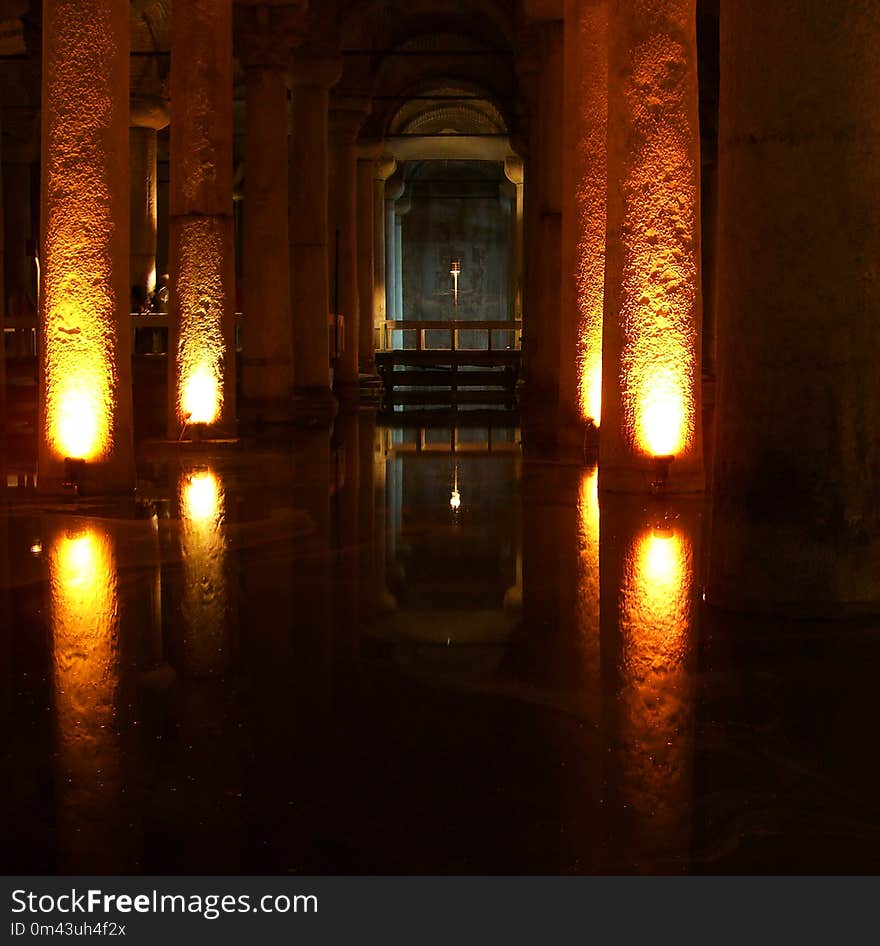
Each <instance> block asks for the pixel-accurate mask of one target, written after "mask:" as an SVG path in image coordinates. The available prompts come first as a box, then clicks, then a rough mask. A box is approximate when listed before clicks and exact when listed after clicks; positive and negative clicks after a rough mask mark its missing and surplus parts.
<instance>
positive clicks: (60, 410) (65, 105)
mask: <svg viewBox="0 0 880 946" xmlns="http://www.w3.org/2000/svg"><path fill="white" fill-rule="evenodd" d="M129 16H130V10H129V4H128V3H126V2H124V0H47V2H46V3H45V4H44V6H43V109H42V123H43V124H42V151H43V156H42V168H43V174H42V199H41V204H42V206H41V217H42V219H41V229H42V246H43V248H42V253H41V259H42V264H43V292H42V300H41V311H40V325H41V331H40V333H39V335H40V380H39V404H40V407H39V431H40V433H39V461H38V462H39V477H40V486H41V488H44V489H54V488H57V487H59V486H60V485H61V484H62V483H63V482H64V481H65V480H66V479H68V477H67V476H66V475H65V459H66V458H70V459H73V460H84V461H86V467H85V469H79V470H78V471H77V472H76V474H75V476H76V478H77V479H78V481H79V482H80V483H81V485H83V486H88V487H90V488H94V489H97V490H125V489H129V488H131V487H133V486H134V463H133V444H132V417H131V326H130V320H129V312H128V309H129V295H130V291H131V289H130V286H129V277H128V253H129V232H128V196H129V194H128V79H129V76H128V54H129V45H130V44H129Z"/></svg>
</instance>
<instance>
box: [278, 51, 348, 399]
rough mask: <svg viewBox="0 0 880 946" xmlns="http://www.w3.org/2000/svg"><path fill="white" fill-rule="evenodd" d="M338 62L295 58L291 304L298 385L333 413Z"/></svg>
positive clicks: (299, 395) (303, 396)
mask: <svg viewBox="0 0 880 946" xmlns="http://www.w3.org/2000/svg"><path fill="white" fill-rule="evenodd" d="M340 68H341V67H340V62H339V60H338V59H329V58H320V57H316V56H310V55H306V54H299V53H298V54H296V55H295V56H294V58H293V62H292V66H291V82H292V84H293V105H292V116H291V118H292V132H291V136H290V300H291V301H290V305H291V314H292V316H293V359H294V370H293V375H294V383H295V385H296V394H297V401H298V403H299V404H300V406H302V407H304V408H306V409H315V410H317V411H319V412H320V413H322V414H328V413H329V414H332V413H333V411H334V410H335V400H334V398H333V395H332V393H331V391H330V337H329V331H328V319H329V315H330V283H329V272H330V270H329V263H328V243H327V234H328V203H327V184H328V169H327V168H328V165H327V161H328V133H327V121H328V119H327V114H328V111H327V110H328V99H329V89H330V86H332V85H333V83H334V82H336V80H337V79H338V78H339V73H340Z"/></svg>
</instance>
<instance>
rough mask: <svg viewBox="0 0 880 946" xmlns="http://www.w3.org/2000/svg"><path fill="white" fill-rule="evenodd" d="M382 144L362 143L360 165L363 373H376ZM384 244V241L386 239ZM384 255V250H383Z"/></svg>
mask: <svg viewBox="0 0 880 946" xmlns="http://www.w3.org/2000/svg"><path fill="white" fill-rule="evenodd" d="M382 146H383V143H382V142H381V141H371V142H361V144H360V146H359V147H358V162H357V221H358V232H357V267H358V309H359V317H358V318H359V338H358V369H359V371H360V373H361V374H364V375H375V374H376V308H377V307H376V294H375V282H374V281H375V277H376V255H377V250H378V247H377V241H376V227H375V221H374V216H375V210H376V208H375V193H374V192H375V187H376V159H377V158H378V157H379V155H380V154H381V153H382ZM383 243H384V240H383ZM383 254H384V248H383Z"/></svg>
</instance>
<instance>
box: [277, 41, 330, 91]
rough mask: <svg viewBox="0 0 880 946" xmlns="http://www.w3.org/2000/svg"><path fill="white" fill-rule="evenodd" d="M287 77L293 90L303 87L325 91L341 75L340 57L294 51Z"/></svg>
mask: <svg viewBox="0 0 880 946" xmlns="http://www.w3.org/2000/svg"><path fill="white" fill-rule="evenodd" d="M289 75H290V84H291V85H292V86H293V87H294V88H297V87H298V86H305V87H308V88H319V89H324V90H325V91H326V90H328V89H330V88H331V87H332V86H334V85H336V83H337V82H338V81H339V78H340V76H341V75H342V57H341V56H327V55H320V54H317V53H313V52H306V51H303V52H299V51H296V52H294V54H293V56H292V57H291V60H290V65H289Z"/></svg>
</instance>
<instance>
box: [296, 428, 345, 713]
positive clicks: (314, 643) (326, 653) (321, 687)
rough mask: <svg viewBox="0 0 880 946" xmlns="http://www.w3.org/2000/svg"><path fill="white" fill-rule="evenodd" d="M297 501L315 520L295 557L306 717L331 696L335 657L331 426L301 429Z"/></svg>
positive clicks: (299, 685)
mask: <svg viewBox="0 0 880 946" xmlns="http://www.w3.org/2000/svg"><path fill="white" fill-rule="evenodd" d="M294 456H295V461H294V482H295V486H294V502H295V503H296V507H297V509H300V510H302V511H303V512H305V513H306V514H307V516H308V518H309V520H310V523H309V527H310V532H309V535H308V536H306V537H305V538H304V539H303V541H302V542H300V543H299V545H298V550H299V555H298V557H297V559H296V561H295V562H294V586H295V589H296V596H297V611H296V615H295V620H294V627H293V632H294V633H293V639H294V642H295V644H294V646H295V650H296V665H297V680H296V686H295V688H294V689H295V696H296V698H298V699H302V700H303V701H305V702H304V705H303V710H304V712H305V715H303V716H302V718H306V716H307V714H308V712H309V711H310V710H313V709H315V701H316V700H318V701H319V700H322V699H326V698H327V697H328V696H329V688H330V672H331V661H332V647H331V605H330V568H331V564H330V538H331V535H330V531H331V512H330V488H331V484H332V483H333V482H334V481H335V471H334V468H333V465H332V463H331V458H330V431H329V429H327V428H326V427H321V428H317V429H310V430H299V431H297V432H296V435H295V440H294Z"/></svg>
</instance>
